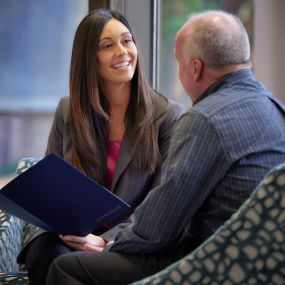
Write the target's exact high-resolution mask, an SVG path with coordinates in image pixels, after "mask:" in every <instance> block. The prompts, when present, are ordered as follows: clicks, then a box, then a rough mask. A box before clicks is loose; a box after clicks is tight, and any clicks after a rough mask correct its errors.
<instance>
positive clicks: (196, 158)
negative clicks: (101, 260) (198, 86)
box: [110, 69, 285, 253]
mask: <svg viewBox="0 0 285 285" xmlns="http://www.w3.org/2000/svg"><path fill="white" fill-rule="evenodd" d="M284 119H285V111H284V105H283V104H282V103H281V102H279V101H278V100H277V99H275V98H274V97H273V96H272V95H271V94H270V92H269V91H268V90H267V89H266V88H265V87H264V86H263V85H262V84H261V83H260V82H258V81H257V80H256V79H255V78H254V76H253V75H252V73H251V71H250V70H248V69H247V70H240V71H237V72H235V73H232V74H228V75H226V76H225V77H223V78H222V79H220V80H219V81H217V82H216V83H214V84H213V85H212V86H210V88H209V89H208V90H207V91H206V92H205V93H204V94H203V95H202V96H201V99H200V100H199V101H198V102H196V103H195V104H194V106H193V107H192V108H190V110H189V111H188V112H187V113H185V114H184V115H183V116H182V117H181V118H180V120H179V122H178V124H177V126H176V129H175V132H174V136H173V138H172V140H171V144H170V151H169V155H168V158H167V163H166V168H165V169H164V176H163V178H162V183H161V185H160V186H158V187H156V188H155V189H154V190H152V191H151V192H150V193H149V195H148V196H147V198H146V199H145V200H144V202H143V203H142V205H141V206H140V207H138V208H137V210H136V211H135V214H134V224H133V225H132V226H131V227H128V228H126V229H124V230H122V231H121V232H120V233H119V234H118V236H117V239H116V242H115V243H114V245H113V246H112V247H111V249H110V250H111V251H118V252H128V253H139V252H142V253H154V252H160V251H167V250H169V251H175V247H176V248H177V247H179V246H180V245H181V246H184V245H185V241H186V243H188V247H189V243H190V244H191V240H192V241H193V246H192V247H194V243H195V246H196V245H197V244H199V243H201V242H202V241H203V240H205V239H206V238H207V237H209V236H210V235H211V234H212V233H213V232H214V231H215V230H216V229H217V228H218V227H219V226H220V225H221V224H223V223H224V222H225V220H227V219H228V218H229V217H230V216H231V215H232V214H233V213H234V212H235V211H236V210H237V209H238V207H239V206H240V205H241V204H242V203H243V201H244V200H245V199H246V198H248V197H249V195H250V194H251V192H252V191H253V190H254V189H255V187H256V186H257V184H258V183H259V182H260V181H261V180H262V178H263V177H264V176H265V175H266V173H267V172H268V171H269V170H270V169H271V168H272V167H274V166H275V165H278V164H280V163H283V162H284V161H285V120H284ZM194 241H195V242H194ZM192 249H193V248H192ZM192 249H191V246H190V247H189V250H192Z"/></svg>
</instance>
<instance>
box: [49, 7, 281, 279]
mask: <svg viewBox="0 0 285 285" xmlns="http://www.w3.org/2000/svg"><path fill="white" fill-rule="evenodd" d="M175 56H176V58H177V61H178V64H179V77H180V80H181V82H182V84H183V86H184V88H185V90H186V91H187V93H188V94H189V96H190V98H191V99H192V101H193V107H191V109H190V110H189V112H187V113H186V114H185V115H183V116H182V118H181V119H180V120H179V122H178V125H177V127H176V130H175V133H174V136H173V138H172V143H171V149H170V154H169V157H168V163H167V165H168V166H167V169H164V178H163V181H162V184H161V185H160V186H159V187H157V188H155V189H154V190H153V191H152V192H151V193H150V194H149V195H148V197H147V198H146V199H145V201H144V202H143V204H142V205H141V206H140V207H139V208H138V209H137V210H136V212H135V213H134V224H133V225H132V227H130V228H125V229H123V230H121V232H120V233H119V235H118V238H117V239H116V241H115V243H114V244H113V245H112V246H111V248H109V252H108V251H107V250H108V249H107V248H106V249H105V251H104V252H102V253H95V254H94V253H86V252H81V253H72V254H70V255H64V256H62V257H60V258H58V259H56V260H55V262H54V263H53V265H52V266H51V268H50V271H49V276H48V283H47V284H50V285H51V284H52V285H56V284H61V285H64V284H127V283H130V282H132V281H134V280H138V279H141V278H143V277H144V276H147V275H151V274H152V273H154V272H156V271H159V270H160V269H162V268H164V267H166V266H167V265H169V264H171V263H173V262H174V261H176V260H178V259H179V258H181V257H183V256H185V255H186V254H187V253H189V252H190V251H192V250H193V249H194V248H195V247H196V246H197V245H199V244H200V243H201V242H202V241H204V240H205V239H206V238H207V237H209V236H210V235H211V234H212V233H213V232H214V231H215V230H216V229H217V228H218V227H219V226H220V225H221V224H223V223H224V222H225V221H226V220H227V219H228V218H229V217H230V216H231V215H232V214H233V213H234V212H235V211H236V210H237V209H238V207H239V206H240V205H241V204H242V202H243V201H244V200H245V199H246V198H248V196H249V195H250V194H251V192H252V191H253V190H254V188H255V187H256V185H257V184H258V182H259V181H261V180H262V178H263V177H264V176H265V174H266V173H267V172H268V171H269V170H270V169H271V168H272V167H274V166H276V165H278V164H280V163H282V162H284V161H285V111H284V106H283V105H282V104H281V103H280V102H279V101H278V100H277V99H275V98H274V97H273V96H272V95H271V94H270V92H269V91H268V90H267V89H266V88H265V87H264V86H263V85H262V84H261V83H260V82H258V81H257V80H256V79H255V78H254V76H253V74H252V73H251V71H250V67H251V66H250V46H249V40H248V36H247V34H246V32H245V29H244V27H243V26H242V24H241V23H240V21H239V20H238V19H237V18H236V17H234V16H233V15H231V14H228V13H225V12H222V11H208V12H204V13H201V14H197V15H193V16H192V17H191V18H190V19H189V20H188V21H187V23H186V24H185V25H184V26H183V27H182V28H181V29H180V30H179V32H178V33H177V36H176V40H175Z"/></svg>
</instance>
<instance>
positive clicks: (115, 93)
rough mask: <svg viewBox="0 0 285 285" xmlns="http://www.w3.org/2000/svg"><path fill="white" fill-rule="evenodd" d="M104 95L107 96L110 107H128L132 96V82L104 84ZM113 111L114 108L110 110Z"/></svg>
mask: <svg viewBox="0 0 285 285" xmlns="http://www.w3.org/2000/svg"><path fill="white" fill-rule="evenodd" d="M102 91H103V94H104V96H105V97H106V98H107V100H108V102H109V104H110V108H111V109H112V108H123V107H124V106H125V107H127V106H128V104H129V101H130V96H131V84H130V83H122V84H113V85H112V84H109V85H108V86H102ZM110 111H112V110H110Z"/></svg>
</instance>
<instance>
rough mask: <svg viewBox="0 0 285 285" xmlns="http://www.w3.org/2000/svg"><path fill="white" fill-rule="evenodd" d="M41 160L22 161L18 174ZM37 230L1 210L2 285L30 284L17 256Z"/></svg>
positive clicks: (0, 262) (0, 276)
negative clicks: (18, 262)
mask: <svg viewBox="0 0 285 285" xmlns="http://www.w3.org/2000/svg"><path fill="white" fill-rule="evenodd" d="M39 159H40V158H32V157H31V158H23V159H21V160H20V161H19V163H18V167H17V170H16V173H17V174H21V173H22V172H24V171H25V170H27V169H28V168H29V167H31V166H32V165H34V164H35V163H37V162H38V161H39ZM35 230H36V227H35V226H33V225H31V224H28V223H26V222H24V221H22V220H20V219H18V218H16V217H14V216H11V215H9V214H7V213H4V212H2V211H1V210H0V285H2V284H3V285H8V284H9V285H14V284H15V285H16V284H17V285H28V284H29V280H28V277H27V274H26V272H25V268H24V267H23V266H19V264H17V256H18V253H19V252H20V250H21V248H23V246H24V245H25V244H26V242H27V241H28V240H29V238H30V236H31V234H32V233H33V232H34V231H35Z"/></svg>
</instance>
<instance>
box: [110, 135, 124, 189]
mask: <svg viewBox="0 0 285 285" xmlns="http://www.w3.org/2000/svg"><path fill="white" fill-rule="evenodd" d="M120 147H121V141H110V140H109V141H108V153H107V171H108V184H109V185H110V186H111V185H112V180H113V177H114V173H115V168H116V162H117V158H118V155H119V151H120Z"/></svg>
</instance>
